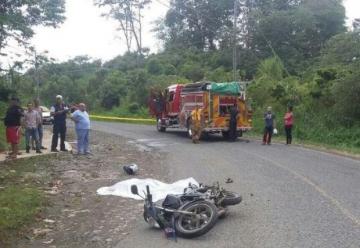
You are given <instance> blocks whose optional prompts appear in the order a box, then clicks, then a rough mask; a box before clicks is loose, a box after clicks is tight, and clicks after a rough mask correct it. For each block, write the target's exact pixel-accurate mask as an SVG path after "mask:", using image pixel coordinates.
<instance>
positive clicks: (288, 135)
mask: <svg viewBox="0 0 360 248" xmlns="http://www.w3.org/2000/svg"><path fill="white" fill-rule="evenodd" d="M285 133H286V144H288V145H290V144H291V141H292V125H291V126H285Z"/></svg>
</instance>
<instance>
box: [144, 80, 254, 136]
mask: <svg viewBox="0 0 360 248" xmlns="http://www.w3.org/2000/svg"><path fill="white" fill-rule="evenodd" d="M234 105H236V107H237V109H238V111H239V115H238V119H237V131H238V136H241V135H242V133H243V132H245V131H248V130H250V129H251V128H252V120H251V117H252V112H251V110H250V109H249V108H248V106H247V104H246V92H245V87H244V85H243V84H241V83H239V82H229V83H214V82H198V83H191V84H174V85H171V86H169V87H167V88H166V89H165V91H158V92H152V93H151V96H150V100H149V109H150V113H151V114H152V116H154V117H155V118H156V120H157V122H156V123H157V124H156V127H157V130H158V131H159V132H165V131H166V129H168V128H180V129H184V130H188V132H189V135H190V134H191V130H190V117H191V111H192V110H193V109H194V108H195V106H199V107H200V108H202V110H203V115H204V125H203V133H222V134H223V136H224V137H227V136H228V132H229V121H230V108H231V107H232V106H234Z"/></svg>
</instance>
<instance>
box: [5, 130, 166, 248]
mask: <svg viewBox="0 0 360 248" xmlns="http://www.w3.org/2000/svg"><path fill="white" fill-rule="evenodd" d="M91 150H92V152H93V156H88V157H85V156H77V155H72V154H71V153H59V154H56V155H52V156H49V157H48V159H45V161H43V162H42V163H44V164H46V165H47V166H46V169H44V168H43V167H42V170H41V171H35V172H33V174H32V176H34V177H36V176H37V175H39V174H40V173H41V175H42V178H43V181H42V183H41V184H42V185H41V186H40V188H41V189H42V190H43V191H44V192H45V194H46V195H47V197H46V199H47V202H48V204H47V207H46V208H45V209H44V210H43V211H42V212H41V213H40V214H38V216H37V221H36V223H35V224H33V225H31V226H30V227H28V228H27V229H26V230H24V231H23V232H22V237H23V238H21V239H18V240H17V242H15V239H14V242H12V244H11V245H9V244H8V245H9V247H24V248H25V247H37V248H38V247H53V248H55V247H57V248H59V247H79V248H80V247H87V248H89V247H113V246H114V245H115V244H118V243H119V242H120V241H121V239H123V238H124V237H126V236H127V235H128V234H129V233H130V232H131V231H132V227H133V226H134V224H135V219H136V218H137V217H138V216H139V215H141V214H142V205H143V203H142V202H141V201H135V200H130V199H125V198H121V197H116V196H99V195H97V194H96V190H97V189H98V188H100V187H103V186H110V185H112V184H114V183H117V182H119V181H122V180H126V179H128V178H130V177H131V176H128V175H126V174H125V173H124V172H123V169H122V166H123V165H125V164H129V163H136V164H138V165H139V168H140V170H139V173H138V175H137V177H138V178H155V179H159V180H166V177H167V176H166V175H167V171H166V168H165V166H164V164H163V161H164V156H165V155H164V154H161V153H159V152H158V151H156V150H147V151H143V150H142V151H140V150H139V148H137V147H136V146H135V145H134V144H133V143H131V142H129V140H127V139H124V138H122V137H119V136H112V135H108V134H104V133H101V132H92V133H91ZM43 160H44V159H43ZM13 163H14V162H13ZM44 170H46V172H45V171H44ZM44 174H46V175H44Z"/></svg>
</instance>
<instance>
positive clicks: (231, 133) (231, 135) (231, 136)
mask: <svg viewBox="0 0 360 248" xmlns="http://www.w3.org/2000/svg"><path fill="white" fill-rule="evenodd" d="M236 128H237V121H236V120H235V121H234V120H230V127H229V139H230V141H235V140H236V138H237V130H236Z"/></svg>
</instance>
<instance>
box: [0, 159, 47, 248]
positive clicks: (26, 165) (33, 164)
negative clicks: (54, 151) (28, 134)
mask: <svg viewBox="0 0 360 248" xmlns="http://www.w3.org/2000/svg"><path fill="white" fill-rule="evenodd" d="M48 168H49V156H40V157H34V158H28V159H20V160H16V161H11V162H7V163H2V164H0V185H1V187H0V247H6V246H7V245H10V244H13V242H15V241H16V240H17V239H18V237H19V236H21V235H22V233H23V232H26V230H27V226H28V225H29V224H31V223H34V222H35V220H36V218H37V216H38V215H39V214H40V213H41V212H42V211H44V209H45V207H46V206H47V204H48V202H47V198H46V197H45V194H44V192H43V191H42V188H43V187H44V185H45V184H47V183H48V180H49V178H50V177H49V172H48V170H49V169H48Z"/></svg>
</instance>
